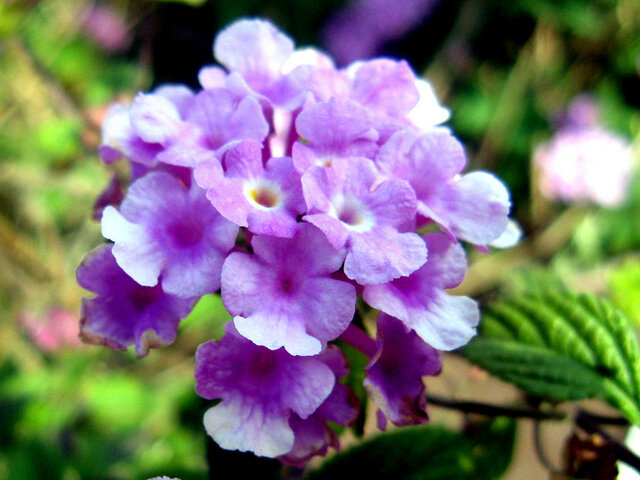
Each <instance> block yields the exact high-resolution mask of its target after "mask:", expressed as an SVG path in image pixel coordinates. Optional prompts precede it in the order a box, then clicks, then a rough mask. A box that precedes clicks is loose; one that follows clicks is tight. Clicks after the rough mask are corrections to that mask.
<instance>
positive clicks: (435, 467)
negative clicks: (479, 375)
mask: <svg viewBox="0 0 640 480" xmlns="http://www.w3.org/2000/svg"><path fill="white" fill-rule="evenodd" d="M514 438H515V422H513V421H512V420H511V419H507V418H504V417H503V418H497V419H494V420H492V421H488V422H486V423H484V424H482V426H480V428H477V429H475V430H474V431H473V432H469V433H467V434H463V433H459V432H453V431H450V430H447V429H445V428H443V427H434V426H417V427H404V428H402V429H400V430H395V431H392V432H389V433H383V434H380V435H378V436H376V437H374V438H372V439H371V440H368V441H366V442H363V443H362V444H360V445H358V446H356V447H354V448H351V449H350V450H347V451H345V452H343V453H340V454H338V455H336V456H335V457H333V458H331V459H330V460H328V461H327V462H325V463H324V464H323V466H322V467H321V468H320V469H319V470H316V471H313V472H311V473H310V475H308V477H307V479H308V480H341V479H345V480H346V479H353V478H375V479H378V480H386V479H389V480H391V479H393V480H397V479H402V480H444V479H447V480H467V479H468V480H471V479H474V480H475V479H479V478H481V479H483V480H491V479H494V478H499V477H500V476H501V475H502V473H504V471H505V470H506V469H507V467H508V466H509V463H510V462H511V456H512V453H513V442H514Z"/></svg>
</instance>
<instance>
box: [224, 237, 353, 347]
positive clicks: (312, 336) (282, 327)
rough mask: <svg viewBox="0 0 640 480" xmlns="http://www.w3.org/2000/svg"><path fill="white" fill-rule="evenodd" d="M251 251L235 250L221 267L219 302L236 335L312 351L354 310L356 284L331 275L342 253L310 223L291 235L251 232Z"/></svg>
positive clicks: (332, 336)
mask: <svg viewBox="0 0 640 480" xmlns="http://www.w3.org/2000/svg"><path fill="white" fill-rule="evenodd" d="M251 246H252V247H253V251H254V254H253V255H249V254H246V253H240V252H234V253H232V254H231V255H229V257H228V258H227V260H226V261H225V263H224V266H223V268H222V301H223V302H224V305H225V307H226V308H227V310H228V311H229V313H231V314H232V315H234V323H235V326H236V328H237V329H238V331H239V332H240V334H242V335H243V336H245V337H246V338H248V339H249V340H251V341H252V342H254V343H256V344H258V345H263V346H266V347H268V348H270V349H272V350H275V349H278V348H280V347H284V348H285V349H286V350H287V352H289V353H290V354H292V355H315V354H318V353H320V351H321V350H322V348H323V343H324V342H327V341H329V340H333V339H335V338H336V337H338V336H339V335H340V334H341V333H342V332H343V331H344V330H345V329H346V328H347V326H348V325H349V322H350V321H351V319H352V317H353V314H354V312H355V304H356V291H355V287H354V286H353V285H351V284H349V283H347V282H344V281H341V280H335V279H333V278H331V274H332V273H334V272H335V271H336V270H338V269H339V268H340V265H341V264H342V261H343V259H344V254H343V253H340V252H338V251H336V250H334V249H333V248H332V247H331V245H329V243H327V241H326V240H325V239H324V237H323V235H322V234H321V233H320V232H318V231H317V230H316V229H315V228H314V227H312V226H311V225H303V226H301V228H300V230H299V232H298V233H297V235H296V236H295V237H294V238H292V239H287V238H277V237H263V236H255V237H253V239H252V241H251Z"/></svg>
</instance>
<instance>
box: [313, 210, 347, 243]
mask: <svg viewBox="0 0 640 480" xmlns="http://www.w3.org/2000/svg"><path fill="white" fill-rule="evenodd" d="M302 219H303V220H304V221H305V222H309V223H310V224H312V225H315V226H316V227H317V228H319V229H320V230H321V231H322V233H324V236H325V237H326V239H327V241H328V242H329V243H330V244H331V245H332V246H333V248H335V249H336V250H340V249H342V248H344V246H345V245H346V244H347V240H349V231H348V230H347V229H346V228H345V226H344V225H343V224H342V222H341V221H340V220H338V219H336V218H333V217H331V216H329V215H325V214H324V213H321V214H316V215H305V216H304V217H303V218H302Z"/></svg>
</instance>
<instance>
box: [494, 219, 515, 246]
mask: <svg viewBox="0 0 640 480" xmlns="http://www.w3.org/2000/svg"><path fill="white" fill-rule="evenodd" d="M520 240H522V227H520V225H519V224H518V222H516V221H515V220H513V219H509V222H508V223H507V227H506V228H505V229H504V232H502V233H501V234H500V236H499V237H498V238H496V239H495V240H494V241H492V242H491V243H490V244H489V246H490V247H493V248H511V247H515V246H516V245H517V244H518V243H520Z"/></svg>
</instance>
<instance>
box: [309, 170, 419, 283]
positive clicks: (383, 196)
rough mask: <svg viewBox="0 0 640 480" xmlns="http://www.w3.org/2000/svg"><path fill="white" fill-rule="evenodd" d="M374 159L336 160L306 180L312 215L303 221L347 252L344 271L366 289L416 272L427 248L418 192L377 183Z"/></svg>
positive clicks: (398, 184)
mask: <svg viewBox="0 0 640 480" xmlns="http://www.w3.org/2000/svg"><path fill="white" fill-rule="evenodd" d="M377 181H378V176H377V172H376V170H375V167H374V165H373V162H372V161H371V160H367V159H365V158H350V159H345V158H336V159H334V160H333V161H332V163H331V166H330V167H326V168H317V169H312V170H310V171H309V172H307V173H306V174H305V175H303V177H302V188H303V192H304V197H305V200H306V202H307V206H308V207H309V213H308V214H307V215H306V216H305V217H303V220H306V221H307V222H310V223H312V224H314V225H315V226H316V227H318V228H319V229H320V230H322V232H323V233H324V234H325V236H326V237H327V239H328V240H329V242H330V243H331V245H333V247H334V248H335V249H336V250H339V249H342V248H343V247H346V248H347V257H346V259H345V265H344V272H345V274H346V275H347V277H349V278H351V279H352V280H355V281H356V282H358V283H359V284H361V285H368V284H373V283H383V282H388V281H390V280H392V279H394V278H398V277H401V276H406V275H409V274H411V273H412V272H414V271H415V270H417V269H418V268H420V267H421V266H422V264H424V262H425V261H426V259H427V249H426V246H425V244H424V242H423V241H422V239H421V238H420V237H419V236H418V235H417V234H415V233H410V232H406V233H403V232H401V231H399V228H403V227H404V226H406V225H407V224H410V223H411V222H413V218H414V216H415V212H416V210H415V201H416V200H415V193H414V192H413V190H412V189H411V187H410V186H409V184H407V183H406V182H404V181H402V180H388V181H383V182H382V183H379V184H378V183H377Z"/></svg>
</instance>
